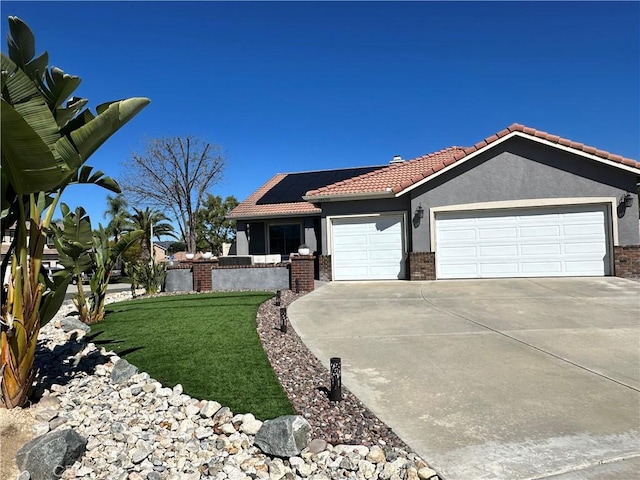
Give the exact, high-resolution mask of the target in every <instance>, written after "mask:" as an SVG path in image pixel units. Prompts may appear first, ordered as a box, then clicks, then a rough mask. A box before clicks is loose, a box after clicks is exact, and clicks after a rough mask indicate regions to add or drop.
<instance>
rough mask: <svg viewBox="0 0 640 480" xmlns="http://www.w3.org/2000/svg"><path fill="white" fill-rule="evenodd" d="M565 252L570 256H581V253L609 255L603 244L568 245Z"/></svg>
mask: <svg viewBox="0 0 640 480" xmlns="http://www.w3.org/2000/svg"><path fill="white" fill-rule="evenodd" d="M564 252H565V253H566V254H568V255H572V254H573V255H579V254H581V253H601V254H602V255H603V256H604V255H605V254H606V253H607V251H606V248H604V246H603V245H602V243H566V244H565V245H564Z"/></svg>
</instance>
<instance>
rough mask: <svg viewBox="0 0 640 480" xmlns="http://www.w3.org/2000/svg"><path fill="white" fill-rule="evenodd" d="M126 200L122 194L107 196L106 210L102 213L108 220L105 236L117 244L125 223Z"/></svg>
mask: <svg viewBox="0 0 640 480" xmlns="http://www.w3.org/2000/svg"><path fill="white" fill-rule="evenodd" d="M128 206H129V204H128V202H127V199H126V198H124V196H123V195H122V194H120V193H119V194H118V195H114V196H111V195H107V210H106V211H105V212H104V216H105V218H107V219H109V223H108V224H107V228H106V232H107V235H109V236H112V237H113V239H114V240H115V241H116V243H118V240H119V238H120V234H121V233H122V232H123V231H124V227H125V225H126V223H127V218H128V216H129V211H128V210H127V207H128Z"/></svg>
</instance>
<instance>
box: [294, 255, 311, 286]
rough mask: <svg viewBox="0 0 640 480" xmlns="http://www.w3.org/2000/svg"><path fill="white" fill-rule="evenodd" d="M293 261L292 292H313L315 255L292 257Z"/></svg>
mask: <svg viewBox="0 0 640 480" xmlns="http://www.w3.org/2000/svg"><path fill="white" fill-rule="evenodd" d="M290 260H291V290H292V291H294V292H296V291H300V292H312V291H313V288H314V280H313V273H314V263H315V257H314V256H313V255H297V256H295V257H294V256H292V257H291V258H290Z"/></svg>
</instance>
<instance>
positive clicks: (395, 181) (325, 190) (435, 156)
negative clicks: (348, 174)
mask: <svg viewBox="0 0 640 480" xmlns="http://www.w3.org/2000/svg"><path fill="white" fill-rule="evenodd" d="M461 153H463V151H462V149H461V148H460V147H450V148H447V149H445V150H441V151H439V152H435V153H431V154H429V155H423V156H421V157H418V158H414V159H413V160H408V161H406V162H402V163H397V164H394V165H389V166H388V167H386V168H382V169H380V170H377V171H374V172H370V173H367V174H364V175H360V176H357V177H353V178H350V179H348V180H344V181H343V182H338V183H334V184H332V185H327V186H325V187H322V188H318V189H316V190H310V191H308V192H307V195H308V196H326V195H348V194H358V193H363V194H376V193H385V192H392V193H397V192H398V191H402V190H404V189H405V188H408V187H410V186H411V185H413V184H414V183H416V182H419V181H421V180H422V179H424V178H426V177H428V176H429V175H433V173H434V172H436V171H438V170H440V169H442V168H444V167H445V166H447V165H450V164H452V163H454V162H455V161H456V159H455V156H456V154H461ZM461 158H462V157H461ZM445 162H446V163H445Z"/></svg>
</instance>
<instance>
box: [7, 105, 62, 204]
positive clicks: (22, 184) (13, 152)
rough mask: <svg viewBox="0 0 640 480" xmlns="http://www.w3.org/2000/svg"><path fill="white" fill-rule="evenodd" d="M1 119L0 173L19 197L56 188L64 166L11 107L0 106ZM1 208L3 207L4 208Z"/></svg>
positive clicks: (60, 179)
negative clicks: (0, 151) (0, 170)
mask: <svg viewBox="0 0 640 480" xmlns="http://www.w3.org/2000/svg"><path fill="white" fill-rule="evenodd" d="M0 116H1V119H2V135H0V142H1V145H2V172H3V175H5V174H6V175H7V178H8V179H9V183H10V184H11V186H12V187H13V189H14V191H15V193H16V194H18V195H25V194H28V193H34V192H40V191H45V192H48V191H50V190H52V189H54V188H55V187H57V186H58V185H59V184H60V182H61V181H62V180H63V179H64V178H65V177H66V176H67V175H68V170H69V169H68V167H67V165H66V164H65V163H64V162H62V161H59V160H57V159H56V158H55V156H54V154H53V152H52V151H51V149H50V148H49V147H48V146H47V144H46V143H45V142H44V141H43V140H42V138H40V136H39V135H38V134H37V133H36V132H35V131H34V129H33V128H31V126H30V125H29V124H28V123H27V122H26V121H25V119H24V118H23V117H22V115H20V114H19V113H18V112H17V111H16V110H15V109H14V108H13V107H12V106H11V105H9V104H8V103H7V102H5V101H4V100H2V101H1V104H0ZM3 208H4V207H3Z"/></svg>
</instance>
